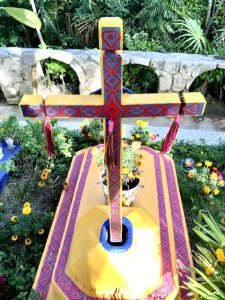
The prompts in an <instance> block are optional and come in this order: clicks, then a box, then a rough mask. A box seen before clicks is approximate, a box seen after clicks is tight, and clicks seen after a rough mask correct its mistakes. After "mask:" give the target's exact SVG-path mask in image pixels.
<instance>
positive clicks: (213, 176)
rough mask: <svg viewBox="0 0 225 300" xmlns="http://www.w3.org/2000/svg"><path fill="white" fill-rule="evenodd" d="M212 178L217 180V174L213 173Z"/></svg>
mask: <svg viewBox="0 0 225 300" xmlns="http://www.w3.org/2000/svg"><path fill="white" fill-rule="evenodd" d="M210 177H211V178H212V179H213V180H216V179H217V177H218V176H217V174H216V173H215V172H213V173H212V174H211V175H210Z"/></svg>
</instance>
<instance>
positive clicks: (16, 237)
mask: <svg viewBox="0 0 225 300" xmlns="http://www.w3.org/2000/svg"><path fill="white" fill-rule="evenodd" d="M18 238H19V236H18V235H17V234H15V235H12V236H11V240H12V241H13V242H15V241H17V240H18Z"/></svg>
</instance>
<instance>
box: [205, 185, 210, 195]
mask: <svg viewBox="0 0 225 300" xmlns="http://www.w3.org/2000/svg"><path fill="white" fill-rule="evenodd" d="M210 191H211V189H210V187H209V186H205V187H204V189H203V192H204V193H205V194H206V195H208V194H209V193H210Z"/></svg>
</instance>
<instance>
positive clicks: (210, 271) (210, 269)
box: [205, 266, 215, 276]
mask: <svg viewBox="0 0 225 300" xmlns="http://www.w3.org/2000/svg"><path fill="white" fill-rule="evenodd" d="M214 270H215V269H214V268H213V267H212V266H208V267H206V268H205V273H206V275H208V276H210V275H212V274H213V272H214Z"/></svg>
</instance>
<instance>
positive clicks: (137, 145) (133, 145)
mask: <svg viewBox="0 0 225 300" xmlns="http://www.w3.org/2000/svg"><path fill="white" fill-rule="evenodd" d="M131 147H132V149H134V150H138V149H139V148H140V147H141V144H140V143H139V142H132V144H131Z"/></svg>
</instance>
